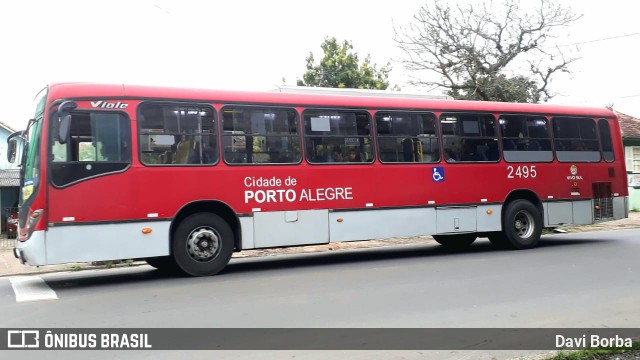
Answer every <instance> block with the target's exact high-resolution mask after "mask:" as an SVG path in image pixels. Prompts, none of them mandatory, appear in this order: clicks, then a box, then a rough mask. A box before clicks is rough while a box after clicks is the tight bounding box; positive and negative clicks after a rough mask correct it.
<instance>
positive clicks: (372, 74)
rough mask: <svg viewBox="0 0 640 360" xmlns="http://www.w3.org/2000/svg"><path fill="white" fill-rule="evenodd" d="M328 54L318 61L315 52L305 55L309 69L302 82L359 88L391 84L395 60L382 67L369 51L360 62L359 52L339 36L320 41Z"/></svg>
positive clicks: (375, 87)
mask: <svg viewBox="0 0 640 360" xmlns="http://www.w3.org/2000/svg"><path fill="white" fill-rule="evenodd" d="M320 47H321V48H322V51H323V52H324V56H323V58H322V60H320V63H319V64H315V60H314V57H313V53H309V56H307V58H306V59H305V60H306V61H307V71H306V72H305V73H304V75H303V76H302V79H303V80H300V79H298V81H297V84H298V86H319V87H336V88H355V89H377V90H384V89H386V88H387V87H388V86H389V81H388V78H389V72H390V71H391V64H389V63H387V64H386V65H385V66H383V67H381V68H380V69H378V68H377V66H376V64H373V65H371V56H369V55H367V57H366V58H365V59H364V62H363V63H362V64H359V62H358V53H355V52H353V45H351V43H350V42H348V41H346V40H345V41H343V42H342V44H338V41H337V40H336V38H335V37H332V38H326V39H325V40H324V42H323V43H322V45H320Z"/></svg>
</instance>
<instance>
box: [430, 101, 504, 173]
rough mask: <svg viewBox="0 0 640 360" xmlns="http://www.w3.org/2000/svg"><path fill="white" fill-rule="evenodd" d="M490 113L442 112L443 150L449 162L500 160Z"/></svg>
mask: <svg viewBox="0 0 640 360" xmlns="http://www.w3.org/2000/svg"><path fill="white" fill-rule="evenodd" d="M494 122H495V119H494V117H493V116H492V115H490V114H474V113H442V115H440V127H441V128H442V148H443V149H444V159H445V161H447V162H458V161H465V162H495V161H498V160H500V151H499V149H498V140H497V139H496V138H495V137H496V133H495V125H494Z"/></svg>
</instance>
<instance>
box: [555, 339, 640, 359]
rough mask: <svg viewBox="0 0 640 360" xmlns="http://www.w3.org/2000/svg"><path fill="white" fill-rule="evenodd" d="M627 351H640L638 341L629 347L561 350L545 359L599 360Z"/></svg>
mask: <svg viewBox="0 0 640 360" xmlns="http://www.w3.org/2000/svg"><path fill="white" fill-rule="evenodd" d="M628 352H640V343H638V342H635V343H633V345H632V346H631V348H630V349H621V348H598V349H587V350H577V351H561V352H559V353H558V354H557V355H555V356H552V357H549V358H546V359H545V360H600V359H609V355H617V354H624V353H628Z"/></svg>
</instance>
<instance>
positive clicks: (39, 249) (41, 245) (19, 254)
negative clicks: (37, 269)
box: [13, 231, 47, 266]
mask: <svg viewBox="0 0 640 360" xmlns="http://www.w3.org/2000/svg"><path fill="white" fill-rule="evenodd" d="M13 256H15V257H16V258H17V259H19V260H20V262H21V263H23V264H27V265H31V266H40V265H47V252H46V246H45V233H44V231H34V232H33V234H31V237H30V238H29V239H28V240H26V241H16V247H15V248H14V249H13Z"/></svg>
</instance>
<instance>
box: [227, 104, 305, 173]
mask: <svg viewBox="0 0 640 360" xmlns="http://www.w3.org/2000/svg"><path fill="white" fill-rule="evenodd" d="M226 107H237V108H244V109H247V108H255V109H269V108H273V109H275V110H286V111H289V110H293V113H294V114H295V116H296V118H295V123H296V125H297V126H298V140H299V141H300V159H299V160H298V161H295V162H293V161H292V162H286V163H272V162H264V163H256V162H250V163H249V162H244V163H233V162H228V161H227V159H226V158H225V150H224V138H225V136H227V137H232V136H247V135H246V134H242V135H233V134H230V135H225V134H224V131H225V130H224V120H223V116H222V113H223V111H224V109H225V108H226ZM218 112H219V114H218V117H219V119H220V121H219V122H220V124H219V127H220V130H219V133H220V135H219V137H220V146H219V147H220V159H221V160H222V161H223V162H224V163H225V164H226V165H228V166H298V165H300V164H301V163H302V162H303V161H304V157H305V152H304V136H303V134H302V128H301V127H302V115H301V114H300V112H299V111H298V109H297V108H296V107H294V106H290V105H278V104H243V103H225V104H223V105H222V106H220V110H219V111H218ZM251 136H253V135H251ZM256 136H264V137H269V136H280V137H290V138H291V137H293V136H292V135H266V134H265V135H256Z"/></svg>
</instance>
